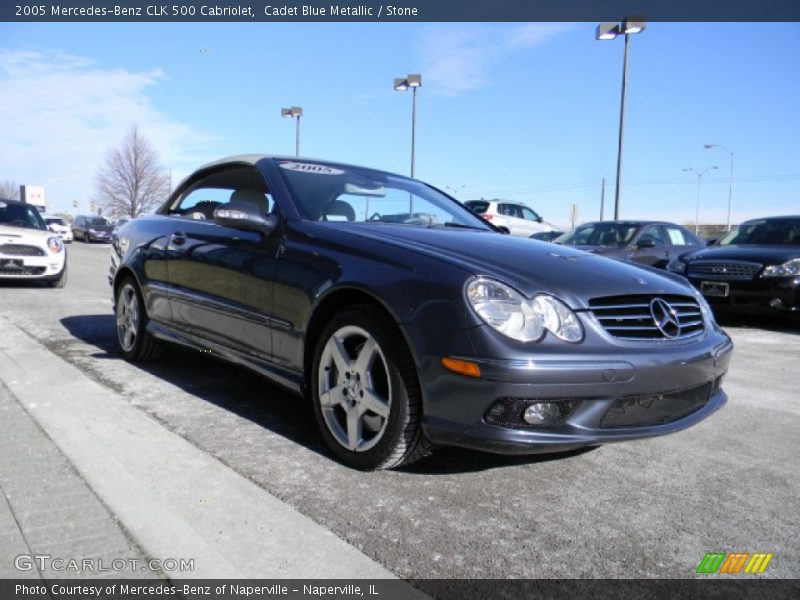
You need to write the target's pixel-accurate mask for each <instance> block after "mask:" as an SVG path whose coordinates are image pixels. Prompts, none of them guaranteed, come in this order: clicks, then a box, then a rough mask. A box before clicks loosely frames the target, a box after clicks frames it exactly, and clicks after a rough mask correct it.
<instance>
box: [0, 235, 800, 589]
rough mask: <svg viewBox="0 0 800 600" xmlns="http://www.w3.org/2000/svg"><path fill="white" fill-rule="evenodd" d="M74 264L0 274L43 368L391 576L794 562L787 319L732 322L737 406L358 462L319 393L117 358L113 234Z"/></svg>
mask: <svg viewBox="0 0 800 600" xmlns="http://www.w3.org/2000/svg"><path fill="white" fill-rule="evenodd" d="M69 265H70V266H69V268H70V280H69V282H68V284H67V286H66V288H64V289H49V288H46V287H42V286H38V285H12V284H8V283H2V284H0V295H1V296H2V298H3V317H4V318H5V319H6V321H8V322H9V323H12V324H13V326H15V327H17V328H19V329H20V330H21V331H23V332H24V333H25V335H27V336H29V337H30V338H32V339H34V340H37V341H38V342H39V343H41V344H43V345H44V347H45V348H46V351H47V353H48V355H46V356H43V357H42V364H43V365H44V366H46V365H47V362H48V361H49V360H54V357H59V358H61V359H63V360H65V361H67V362H69V363H71V364H72V365H74V366H76V367H77V368H78V369H80V371H81V372H82V373H83V374H85V375H86V376H88V377H89V378H91V379H92V380H94V381H95V382H97V383H98V384H100V385H101V386H103V388H104V389H105V390H107V401H108V402H109V403H126V404H128V405H130V406H133V407H135V408H136V409H137V410H139V411H142V412H143V413H145V414H147V415H148V416H149V417H151V418H152V419H154V420H155V422H156V423H158V425H159V426H160V427H163V428H165V429H168V430H170V431H172V432H174V433H175V434H177V435H178V436H180V437H181V438H183V439H185V440H186V441H188V442H189V443H191V444H192V445H194V446H196V447H197V448H199V449H201V450H202V451H203V452H204V453H206V454H208V455H210V456H213V457H215V458H216V459H218V460H219V461H221V462H222V463H223V464H224V465H226V466H227V467H228V468H230V469H232V470H234V471H235V472H237V473H239V474H241V475H243V476H244V477H246V478H247V479H249V480H250V481H252V482H254V483H255V484H256V485H257V486H259V487H260V488H262V489H263V490H266V491H267V492H269V494H271V495H272V496H274V497H276V498H278V499H279V500H281V501H282V502H284V503H286V504H288V505H289V506H291V507H293V508H294V509H296V510H297V511H299V512H300V513H302V514H303V515H305V516H307V517H309V518H310V519H311V520H313V521H314V522H316V523H318V524H320V525H322V526H323V527H324V528H326V529H328V530H329V531H331V532H333V533H334V534H335V535H336V536H338V537H339V538H341V539H342V540H344V541H346V542H348V543H349V544H350V545H352V546H354V547H355V548H356V549H358V550H360V551H361V552H363V553H364V554H365V555H366V556H368V557H370V558H372V559H373V560H374V561H376V562H377V563H379V564H380V565H382V566H383V567H385V568H386V569H388V570H389V571H390V572H392V573H393V574H395V575H397V576H399V577H403V578H456V577H457V578H478V579H488V578H563V577H569V578H573V577H574V578H640V577H643V578H651V577H659V578H693V577H699V576H698V575H696V574H695V570H696V568H697V566H698V564H699V562H700V561H701V559H702V558H703V556H704V555H705V553H707V552H712V551H714V552H770V553H773V554H774V558H773V559H772V562H771V563H770V564H769V567H768V569H767V570H766V571H765V573H764V574H763V575H761V576H760V577H764V578H766V577H769V578H796V577H800V563H799V562H798V558H799V557H800V539H798V536H797V532H798V531H800V510H798V498H800V478H798V475H797V467H796V465H797V463H798V461H800V444H799V443H798V440H800V401H798V398H799V397H800V395H799V394H798V391H797V390H798V383H800V375H798V371H797V365H798V364H800V330H796V329H794V330H793V329H788V328H787V327H785V326H784V324H782V323H781V322H780V321H776V320H763V319H742V318H736V319H728V320H725V321H724V323H723V324H724V326H725V327H726V329H727V330H728V331H729V333H730V334H731V336H732V337H733V339H734V342H735V344H736V348H735V351H734V356H733V360H732V364H731V368H730V372H729V374H728V376H727V378H726V380H725V383H724V387H725V389H726V390H727V392H728V395H729V397H730V400H729V403H728V405H727V406H726V407H725V408H724V409H723V410H721V411H720V412H718V413H717V414H715V415H713V416H712V417H711V418H709V419H708V420H706V421H704V422H702V423H701V424H699V425H698V426H696V427H694V428H692V429H689V430H687V431H684V432H681V433H678V434H675V435H671V436H667V437H664V438H660V439H652V440H646V441H638V442H633V443H626V444H618V445H611V446H605V447H601V448H596V449H591V450H586V451H580V452H573V453H570V454H567V455H556V456H545V457H542V456H535V457H504V456H495V455H489V454H483V453H478V452H473V451H467V450H460V449H440V450H438V451H437V452H436V453H435V455H434V456H433V457H432V458H429V459H426V460H424V461H422V462H419V463H416V464H414V465H412V466H410V467H407V468H405V469H402V470H397V471H388V472H378V473H361V472H358V471H353V470H350V469H348V468H346V467H343V466H341V465H340V464H339V463H337V462H335V461H334V460H333V459H332V458H331V457H330V455H329V454H328V452H327V451H326V450H325V448H324V446H323V444H322V441H321V439H320V438H319V436H318V434H317V431H316V429H315V426H314V420H313V414H312V411H311V408H310V406H308V405H306V404H305V403H304V402H303V401H301V400H298V399H296V398H295V397H293V396H291V395H289V394H287V393H286V392H284V391H282V390H281V389H279V388H277V387H275V386H273V385H271V384H270V383H268V382H266V381H264V380H263V379H260V378H259V377H257V376H255V375H253V374H251V373H249V372H248V371H245V370H243V369H240V368H238V367H235V366H231V365H228V364H226V363H222V362H219V361H217V360H215V359H213V358H211V357H209V356H207V355H203V354H201V353H197V352H190V351H187V350H182V349H175V350H172V351H170V352H169V353H168V354H167V355H166V356H165V357H164V358H163V359H161V360H160V361H159V362H156V363H152V364H148V365H144V366H140V365H132V364H129V363H126V362H125V361H123V360H122V359H121V358H120V357H119V356H118V355H117V354H116V352H115V350H114V344H113V317H112V313H111V304H110V293H109V287H108V284H107V281H106V274H107V271H108V246H105V245H92V246H87V245H85V244H82V243H78V242H76V243H73V244H72V245H71V246H70V247H69ZM13 351H14V350H13V348H6V352H7V353H8V355H9V356H12V357H13ZM45 392H46V393H48V394H58V393H59V392H58V390H53V389H50V390H43V393H45ZM78 470H80V465H78ZM123 525H125V523H123ZM131 530H132V531H133V535H134V537H135V529H132V528H131ZM332 560H335V558H334V557H332ZM703 577H708V576H707V575H705V576H703Z"/></svg>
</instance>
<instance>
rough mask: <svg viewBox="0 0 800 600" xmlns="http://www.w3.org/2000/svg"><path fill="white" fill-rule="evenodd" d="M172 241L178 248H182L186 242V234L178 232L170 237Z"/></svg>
mask: <svg viewBox="0 0 800 600" xmlns="http://www.w3.org/2000/svg"><path fill="white" fill-rule="evenodd" d="M170 241H171V242H172V243H173V244H175V245H176V246H182V245H183V244H184V243H185V242H186V234H185V233H183V232H182V231H176V232H175V233H173V234H172V235H171V236H170Z"/></svg>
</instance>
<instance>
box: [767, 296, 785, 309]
mask: <svg viewBox="0 0 800 600" xmlns="http://www.w3.org/2000/svg"><path fill="white" fill-rule="evenodd" d="M769 305H770V307H772V308H783V307H784V303H783V300H781V299H780V298H773V299H772V300H770V301H769Z"/></svg>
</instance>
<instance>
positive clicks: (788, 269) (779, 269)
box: [761, 258, 800, 277]
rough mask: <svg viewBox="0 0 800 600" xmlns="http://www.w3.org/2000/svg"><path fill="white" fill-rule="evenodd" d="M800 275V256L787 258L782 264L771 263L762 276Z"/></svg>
mask: <svg viewBox="0 0 800 600" xmlns="http://www.w3.org/2000/svg"><path fill="white" fill-rule="evenodd" d="M795 275H800V258H793V259H792V260H787V261H786V262H785V263H783V264H782V265H771V266H769V267H767V268H766V269H764V272H763V273H762V274H761V276H762V277H794V276H795Z"/></svg>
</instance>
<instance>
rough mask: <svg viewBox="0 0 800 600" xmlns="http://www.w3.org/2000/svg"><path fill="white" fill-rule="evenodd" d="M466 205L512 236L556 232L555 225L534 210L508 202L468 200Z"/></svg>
mask: <svg viewBox="0 0 800 600" xmlns="http://www.w3.org/2000/svg"><path fill="white" fill-rule="evenodd" d="M464 205H465V206H466V207H467V208H468V209H470V210H471V211H472V212H474V213H477V214H479V215H480V216H481V217H483V218H484V219H486V220H487V221H489V222H490V223H491V224H492V225H494V226H495V227H497V228H499V229H502V230H504V231H506V232H508V233H510V234H511V235H519V236H522V237H531V236H532V235H533V234H534V233H539V232H540V231H556V230H557V229H558V228H557V227H556V226H555V225H552V224H550V223H548V222H547V221H545V220H543V219H542V217H540V216H539V215H538V214H536V211H534V210H533V209H532V208H530V207H528V206H525V205H524V204H520V203H518V202H508V201H507V200H467V201H466V202H464Z"/></svg>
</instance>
